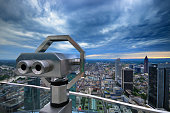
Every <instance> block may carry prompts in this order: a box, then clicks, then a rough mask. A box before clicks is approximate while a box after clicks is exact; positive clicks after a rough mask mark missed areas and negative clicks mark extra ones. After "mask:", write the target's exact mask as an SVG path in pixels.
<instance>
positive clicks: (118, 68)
mask: <svg viewBox="0 0 170 113" xmlns="http://www.w3.org/2000/svg"><path fill="white" fill-rule="evenodd" d="M121 69H122V65H121V63H120V58H118V59H116V60H115V81H117V82H118V81H121Z"/></svg>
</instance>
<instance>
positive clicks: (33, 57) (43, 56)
mask: <svg viewBox="0 0 170 113" xmlns="http://www.w3.org/2000/svg"><path fill="white" fill-rule="evenodd" d="M56 41H69V42H70V43H71V44H72V45H73V46H74V47H75V48H76V49H77V50H78V51H79V53H80V56H79V57H78V56H76V55H69V54H62V53H44V52H45V51H46V50H47V49H48V47H49V46H50V45H51V44H52V43H53V42H56ZM16 63H17V66H16V74H17V75H20V76H28V77H41V80H42V81H43V82H44V83H45V84H46V85H47V86H48V87H50V90H51V102H50V105H48V106H46V108H45V109H44V110H45V111H43V110H42V112H47V113H49V112H50V113H51V112H57V113H61V112H67V113H68V112H69V111H70V112H71V110H72V106H71V107H70V104H69V103H71V102H70V101H71V100H69V98H68V89H69V88H71V86H72V85H73V84H74V83H75V82H76V81H77V80H78V79H79V78H80V77H82V76H83V75H84V51H83V49H81V47H80V46H79V45H78V44H77V43H76V42H75V41H74V40H72V39H71V37H70V36H68V35H58V36H48V37H47V38H46V40H45V41H44V42H43V43H42V44H41V45H40V46H39V47H38V48H37V50H36V52H35V53H22V54H20V56H19V57H18V58H17V60H16ZM76 65H79V66H80V68H79V69H80V70H79V74H78V75H77V76H76V77H75V78H74V79H72V81H70V82H69V83H68V79H67V75H68V74H70V73H71V72H72V71H75V69H76V68H75V66H76ZM46 77H48V78H49V77H51V78H55V79H53V80H51V82H48V81H47V79H46ZM67 106H69V107H67ZM63 107H64V108H65V110H64V108H63ZM59 109H60V110H59ZM66 109H67V110H66ZM40 112H41V111H40Z"/></svg>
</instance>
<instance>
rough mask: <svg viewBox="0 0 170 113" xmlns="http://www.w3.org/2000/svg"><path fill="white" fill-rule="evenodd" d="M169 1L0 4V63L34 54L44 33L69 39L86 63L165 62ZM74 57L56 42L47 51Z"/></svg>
mask: <svg viewBox="0 0 170 113" xmlns="http://www.w3.org/2000/svg"><path fill="white" fill-rule="evenodd" d="M169 4H170V1H169V0H164V1H161V0H157V1H155V0H148V1H145V2H143V1H142V0H118V1H116V0H115V1H111V0H109V1H107V2H105V1H102V0H101V1H96V0H94V1H86V0H83V1H77V0H71V1H66V0H62V1H60V0H57V1H56V0H53V1H51V0H50V1H48V0H47V1H38V0H27V1H14V0H13V1H5V0H1V1H0V53H1V54H0V59H15V58H16V57H17V56H18V55H19V54H20V53H27V52H30V53H31V52H34V51H35V50H36V48H37V47H38V46H39V45H40V43H41V42H42V41H43V40H44V39H45V38H46V37H47V36H49V35H70V36H71V37H72V38H73V39H74V40H75V41H76V42H77V43H78V44H79V45H80V46H81V47H82V48H83V49H84V50H85V51H86V58H87V59H116V58H121V59H143V58H144V57H145V56H146V55H147V56H148V58H170V50H169V48H170V36H169V34H170V30H169V29H170V27H169V25H170V15H169V14H170V8H169ZM50 51H51V52H54V51H55V52H63V51H64V53H75V52H76V50H74V48H73V47H72V46H71V44H69V43H66V42H63V43H57V44H56V43H55V44H53V45H52V47H51V48H50V49H49V51H47V52H50Z"/></svg>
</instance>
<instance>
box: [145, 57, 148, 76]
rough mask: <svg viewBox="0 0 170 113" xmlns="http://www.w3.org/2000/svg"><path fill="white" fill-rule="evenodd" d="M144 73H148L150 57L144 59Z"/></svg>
mask: <svg viewBox="0 0 170 113" xmlns="http://www.w3.org/2000/svg"><path fill="white" fill-rule="evenodd" d="M144 73H148V57H147V56H146V57H145V59H144Z"/></svg>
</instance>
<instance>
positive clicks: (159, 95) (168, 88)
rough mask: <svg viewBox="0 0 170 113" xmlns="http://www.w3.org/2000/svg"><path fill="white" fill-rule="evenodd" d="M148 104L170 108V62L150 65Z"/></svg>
mask: <svg viewBox="0 0 170 113" xmlns="http://www.w3.org/2000/svg"><path fill="white" fill-rule="evenodd" d="M148 104H149V105H150V106H152V107H154V108H164V109H166V110H170V64H152V65H150V66H149V88H148Z"/></svg>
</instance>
